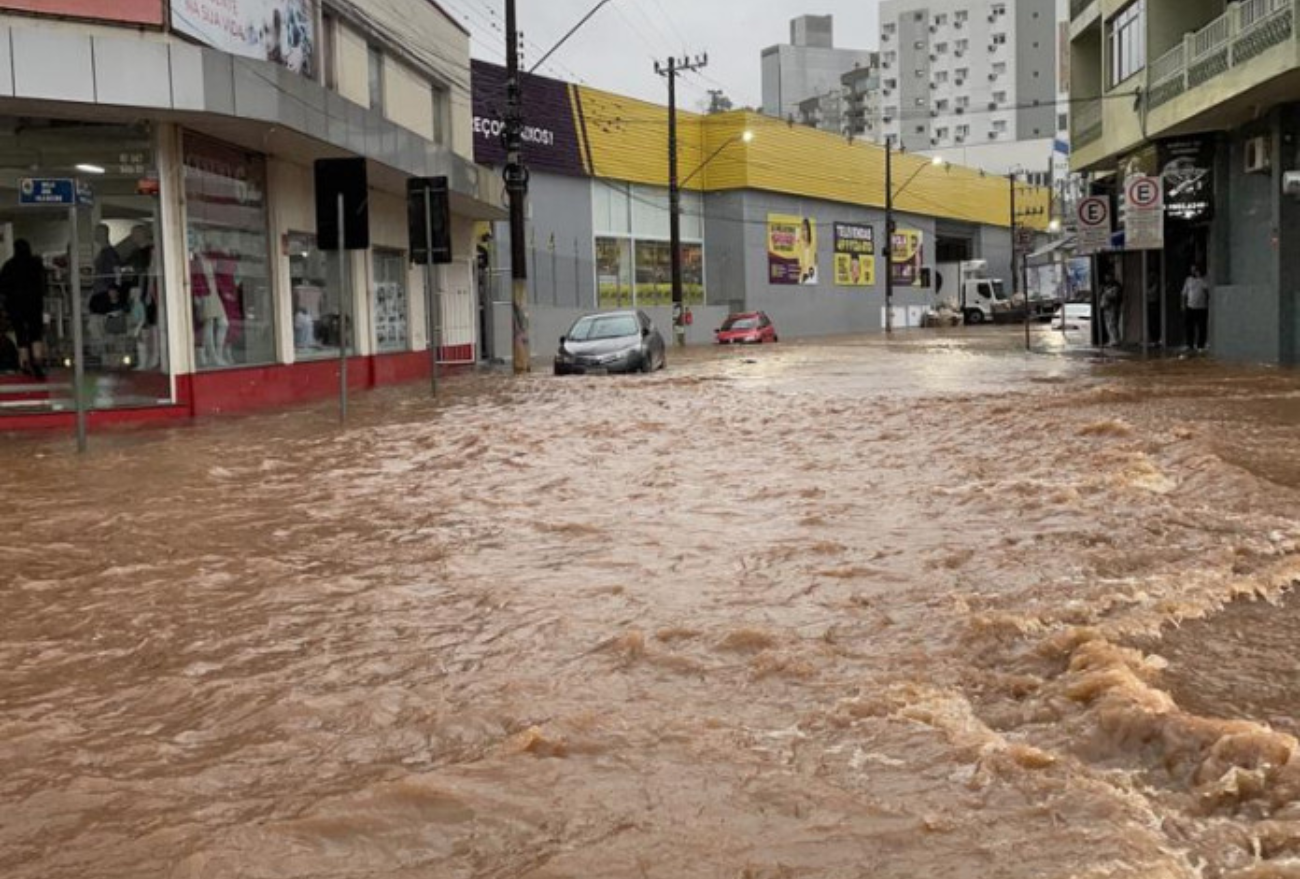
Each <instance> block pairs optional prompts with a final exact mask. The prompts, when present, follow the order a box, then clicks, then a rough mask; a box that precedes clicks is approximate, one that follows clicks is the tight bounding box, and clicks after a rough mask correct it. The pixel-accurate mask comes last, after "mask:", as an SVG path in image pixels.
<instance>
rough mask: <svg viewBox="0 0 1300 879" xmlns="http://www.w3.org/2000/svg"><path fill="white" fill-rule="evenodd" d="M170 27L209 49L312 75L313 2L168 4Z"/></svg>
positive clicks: (175, 0) (186, 0)
mask: <svg viewBox="0 0 1300 879" xmlns="http://www.w3.org/2000/svg"><path fill="white" fill-rule="evenodd" d="M171 12H172V28H173V29H174V30H175V31H176V32H177V33H182V34H185V35H187V36H190V37H193V38H194V39H196V40H198V41H199V42H200V43H206V44H207V45H209V46H211V47H213V48H214V49H220V50H221V51H223V52H229V53H230V54H232V55H240V56H243V57H244V58H257V59H259V60H261V61H270V62H271V63H272V64H279V65H280V66H281V67H287V68H288V69H289V70H292V71H293V72H294V73H301V74H302V75H303V76H312V75H313V73H314V71H315V69H316V66H315V65H316V26H315V20H316V12H315V8H314V3H313V0H171Z"/></svg>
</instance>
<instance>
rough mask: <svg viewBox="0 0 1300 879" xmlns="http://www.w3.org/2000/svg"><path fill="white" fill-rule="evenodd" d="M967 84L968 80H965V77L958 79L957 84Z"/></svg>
mask: <svg viewBox="0 0 1300 879" xmlns="http://www.w3.org/2000/svg"><path fill="white" fill-rule="evenodd" d="M965 84H966V80H964V79H959V80H957V85H959V86H962V85H965Z"/></svg>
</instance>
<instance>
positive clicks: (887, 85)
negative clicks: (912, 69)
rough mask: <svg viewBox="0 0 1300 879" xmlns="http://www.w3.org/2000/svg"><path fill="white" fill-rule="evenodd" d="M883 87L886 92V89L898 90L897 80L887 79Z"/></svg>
mask: <svg viewBox="0 0 1300 879" xmlns="http://www.w3.org/2000/svg"><path fill="white" fill-rule="evenodd" d="M884 85H885V89H886V90H888V89H896V88H898V80H896V79H887V80H885V83H884Z"/></svg>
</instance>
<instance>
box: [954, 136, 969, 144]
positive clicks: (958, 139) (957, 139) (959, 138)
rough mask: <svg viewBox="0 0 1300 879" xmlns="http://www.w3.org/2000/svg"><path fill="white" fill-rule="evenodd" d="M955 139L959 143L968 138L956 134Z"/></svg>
mask: <svg viewBox="0 0 1300 879" xmlns="http://www.w3.org/2000/svg"><path fill="white" fill-rule="evenodd" d="M953 139H954V140H956V141H957V143H965V142H966V138H964V137H962V136H961V135H960V134H959V135H957V136H956V137H955V138H953Z"/></svg>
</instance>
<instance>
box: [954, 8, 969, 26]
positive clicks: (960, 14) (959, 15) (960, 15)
mask: <svg viewBox="0 0 1300 879" xmlns="http://www.w3.org/2000/svg"><path fill="white" fill-rule="evenodd" d="M952 20H953V22H955V23H956V24H963V23H965V22H967V21H969V20H970V12H969V11H968V10H965V9H958V10H957V11H956V12H954V13H953V14H952Z"/></svg>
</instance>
